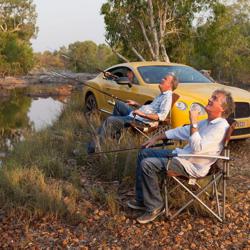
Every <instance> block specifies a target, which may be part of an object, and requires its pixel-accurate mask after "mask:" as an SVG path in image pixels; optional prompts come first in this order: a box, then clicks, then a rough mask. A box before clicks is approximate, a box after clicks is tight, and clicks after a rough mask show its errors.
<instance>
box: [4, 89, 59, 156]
mask: <svg viewBox="0 0 250 250" xmlns="http://www.w3.org/2000/svg"><path fill="white" fill-rule="evenodd" d="M25 91H26V90H25V89H16V90H14V91H11V92H10V94H9V95H8V96H5V97H4V98H1V97H0V152H3V151H4V152H6V151H8V150H10V149H11V148H12V147H13V144H15V143H16V142H18V141H20V140H22V139H23V138H24V133H27V132H29V131H31V130H35V131H37V130H40V129H42V128H45V127H46V126H49V125H51V124H52V123H53V122H54V121H55V120H56V119H57V117H58V115H59V114H60V113H61V111H62V107H63V104H62V103H61V102H60V101H56V100H53V99H52V98H50V97H49V98H36V99H32V98H30V97H27V96H25Z"/></svg>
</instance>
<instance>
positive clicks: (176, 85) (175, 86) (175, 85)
mask: <svg viewBox="0 0 250 250" xmlns="http://www.w3.org/2000/svg"><path fill="white" fill-rule="evenodd" d="M166 76H172V77H173V79H172V90H173V91H174V90H175V89H176V88H177V87H178V84H179V81H178V79H177V77H176V74H175V73H174V72H169V73H167V75H166Z"/></svg>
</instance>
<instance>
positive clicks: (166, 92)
mask: <svg viewBox="0 0 250 250" xmlns="http://www.w3.org/2000/svg"><path fill="white" fill-rule="evenodd" d="M168 93H172V90H167V91H164V92H162V95H166V94H168Z"/></svg>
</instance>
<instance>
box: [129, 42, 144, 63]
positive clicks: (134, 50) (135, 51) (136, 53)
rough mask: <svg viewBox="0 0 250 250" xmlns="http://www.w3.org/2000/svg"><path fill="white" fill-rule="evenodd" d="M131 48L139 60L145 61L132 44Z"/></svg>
mask: <svg viewBox="0 0 250 250" xmlns="http://www.w3.org/2000/svg"><path fill="white" fill-rule="evenodd" d="M131 49H132V51H133V52H134V53H135V55H136V56H137V57H138V58H139V59H140V60H141V61H145V59H144V57H143V56H142V55H141V54H140V53H139V52H138V51H137V50H136V49H135V47H133V46H132V47H131Z"/></svg>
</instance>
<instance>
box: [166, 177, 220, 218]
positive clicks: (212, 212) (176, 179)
mask: <svg viewBox="0 0 250 250" xmlns="http://www.w3.org/2000/svg"><path fill="white" fill-rule="evenodd" d="M172 178H173V179H174V180H175V181H176V182H177V183H178V184H179V185H181V186H182V187H183V188H184V189H185V190H186V191H187V192H188V193H189V194H190V195H191V196H192V197H193V199H191V200H190V201H189V202H187V203H186V204H185V205H184V206H183V207H182V208H180V209H179V210H178V211H177V212H176V213H175V214H174V215H173V216H171V218H170V219H173V218H174V217H176V216H177V215H178V214H179V213H180V212H182V211H183V210H184V209H185V208H186V207H187V206H189V205H190V204H191V203H192V202H193V201H194V200H197V201H198V202H200V204H202V205H203V206H204V207H205V208H206V209H207V210H208V211H209V212H210V213H211V214H212V215H213V216H215V217H216V218H217V219H218V220H219V221H220V222H222V221H223V220H222V218H221V217H219V216H218V215H217V214H216V213H215V212H214V211H213V210H212V209H210V208H209V207H208V206H207V205H206V204H205V203H204V202H203V201H202V200H201V199H200V198H199V197H198V196H200V195H201V194H202V193H203V192H204V191H205V190H206V189H207V188H209V187H210V186H211V185H212V184H213V183H214V182H213V181H212V182H210V183H208V184H207V185H206V186H205V187H204V188H203V189H202V190H201V191H200V192H199V193H197V194H194V193H193V192H192V191H190V190H189V189H188V188H187V187H186V186H185V185H184V184H183V183H182V182H181V181H180V180H179V179H178V178H176V177H172ZM219 178H220V175H218V176H217V177H216V178H215V180H218V179H219Z"/></svg>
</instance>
